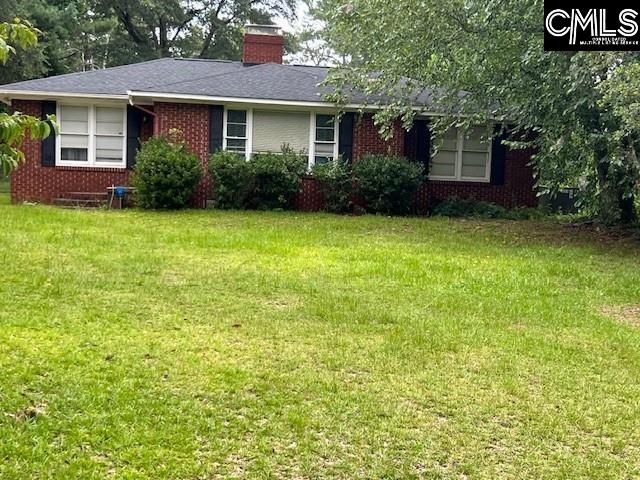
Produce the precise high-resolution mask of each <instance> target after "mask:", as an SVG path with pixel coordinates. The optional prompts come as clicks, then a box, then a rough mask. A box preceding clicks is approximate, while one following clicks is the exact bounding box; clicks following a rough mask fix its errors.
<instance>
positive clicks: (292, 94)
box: [0, 58, 328, 101]
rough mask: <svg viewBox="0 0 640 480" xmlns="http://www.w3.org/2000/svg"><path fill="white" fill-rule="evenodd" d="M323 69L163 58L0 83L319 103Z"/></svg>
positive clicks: (20, 87) (29, 88)
mask: <svg viewBox="0 0 640 480" xmlns="http://www.w3.org/2000/svg"><path fill="white" fill-rule="evenodd" d="M327 70H328V69H327V68H322V67H304V66H295V65H279V64H274V63H270V64H261V65H245V64H243V63H242V62H230V61H220V60H196V59H175V58H163V59H159V60H151V61H148V62H142V63H135V64H132V65H123V66H120V67H112V68H107V69H104V70H92V71H89V72H79V73H69V74H67V75H59V76H56V77H48V78H39V79H36V80H27V81H24V82H18V83H12V84H9V85H0V91H7V92H9V91H21V92H52V93H80V94H82V93H86V94H102V95H126V94H127V92H128V91H136V92H162V93H180V94H190V95H207V96H222V97H237V98H264V99H274V100H298V101H318V100H320V94H321V93H322V91H321V89H320V88H318V87H317V85H318V83H320V82H321V81H322V80H324V78H325V76H326V74H327Z"/></svg>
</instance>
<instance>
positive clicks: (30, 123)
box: [0, 19, 55, 175]
mask: <svg viewBox="0 0 640 480" xmlns="http://www.w3.org/2000/svg"><path fill="white" fill-rule="evenodd" d="M37 43H38V32H37V30H35V29H34V28H33V27H32V26H31V25H30V24H28V23H23V22H21V21H20V20H18V19H15V20H14V21H13V22H11V23H7V22H3V23H0V62H1V63H2V64H3V65H4V64H6V63H7V61H8V60H9V57H10V56H11V55H12V54H14V53H15V52H16V46H17V47H19V48H23V49H26V48H30V47H34V46H35V45H37ZM53 122H55V117H54V116H51V115H50V116H48V117H47V120H44V121H43V120H40V119H38V118H36V117H32V116H29V115H23V114H21V113H20V112H14V113H13V114H9V113H0V166H1V167H2V172H3V173H4V174H5V175H8V174H9V173H10V172H11V170H13V169H14V168H16V167H17V166H18V163H19V162H20V161H21V160H23V159H24V154H23V153H22V152H21V151H20V150H18V147H19V146H20V145H21V144H22V142H23V140H24V139H25V137H26V135H27V134H30V135H31V138H33V139H43V138H46V137H48V136H49V134H50V133H51V126H50V124H51V125H53Z"/></svg>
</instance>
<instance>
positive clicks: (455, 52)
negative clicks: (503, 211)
mask: <svg viewBox="0 0 640 480" xmlns="http://www.w3.org/2000/svg"><path fill="white" fill-rule="evenodd" d="M319 11H320V12H321V18H322V20H324V21H325V23H326V25H327V29H326V31H325V36H326V39H327V41H328V43H329V44H330V46H331V47H332V48H333V49H334V50H335V51H337V52H339V53H342V54H345V55H348V56H350V58H351V59H352V60H353V64H352V65H351V66H350V67H349V68H344V69H340V70H339V71H338V72H336V73H335V74H334V75H333V76H332V78H331V80H330V81H331V83H332V84H333V85H335V86H336V88H337V92H338V94H337V95H336V96H337V97H340V96H341V94H344V93H345V92H347V90H348V88H352V87H356V88H359V89H360V90H362V91H364V92H366V93H371V94H386V95H392V96H393V97H394V99H395V100H394V102H392V105H386V106H385V108H384V111H383V112H381V113H380V114H379V115H377V120H378V122H381V123H382V124H386V122H388V120H389V119H390V118H392V117H393V116H396V115H402V116H403V118H404V120H405V121H407V122H409V121H410V119H411V117H412V114H413V112H412V111H411V109H410V100H411V99H412V98H415V95H416V94H417V93H418V92H420V91H422V89H423V88H424V86H429V87H437V88H430V89H429V93H430V95H431V97H432V100H433V101H434V102H435V103H436V104H437V105H438V107H439V108H440V109H441V111H442V112H443V113H445V116H444V117H443V118H442V119H440V120H439V121H437V122H436V125H435V127H436V129H437V130H441V129H444V128H446V126H447V125H448V124H449V125H450V124H452V123H459V124H461V125H462V126H465V125H468V124H470V123H472V122H480V121H486V120H487V119H488V118H500V119H503V120H504V121H505V122H507V123H509V124H510V125H512V126H513V127H514V128H513V131H514V132H518V133H519V134H520V135H522V134H526V135H529V137H528V138H527V139H526V141H524V140H523V139H522V138H520V137H518V138H516V137H512V138H511V140H513V143H511V146H512V147H518V146H520V147H523V146H533V147H535V148H536V149H537V154H536V155H535V157H534V166H535V171H536V174H537V178H538V183H539V185H540V186H543V187H544V188H547V189H550V190H552V191H553V190H557V189H558V188H560V187H562V186H567V185H573V184H576V185H580V186H581V190H582V193H583V195H584V199H585V202H586V203H585V205H586V207H587V208H588V209H589V210H590V211H591V212H593V213H597V214H598V215H599V216H600V218H601V219H602V220H604V221H606V222H608V223H612V222H632V221H635V220H636V219H637V213H636V210H635V207H634V198H635V195H636V194H637V193H638V180H639V178H640V176H639V175H640V174H639V171H640V168H639V166H638V156H637V154H636V152H637V151H638V148H639V147H640V143H639V142H640V140H639V139H640V123H638V122H637V121H635V122H634V120H633V119H634V118H636V119H637V116H635V117H634V115H635V114H637V113H638V112H637V111H635V112H634V107H633V104H632V103H627V102H625V101H624V100H622V98H627V99H628V98H631V97H633V98H636V101H637V95H638V90H637V86H638V77H637V76H636V77H633V75H636V74H637V73H638V63H639V62H640V54H639V53H638V52H625V53H623V52H615V53H610V52H607V53H602V52H601V53H598V52H545V51H544V49H543V30H542V25H543V21H542V20H543V1H542V0H531V1H527V2H525V1H522V0H484V1H480V0H427V1H420V2H419V1H417V0H394V1H393V2H388V1H386V0H348V1H347V2H346V3H345V1H344V0H322V1H321V3H320V9H319ZM371 72H377V73H376V74H375V75H372V74H371ZM631 77H633V81H632V83H631V84H627V83H625V82H627V81H628V80H629V79H630V78H631ZM631 85H635V89H634V87H633V86H631ZM620 95H624V97H621V96H620ZM635 105H636V107H635V109H637V103H636V104H635ZM460 112H464V113H467V114H470V116H469V117H462V116H461V115H459V113H460ZM516 140H518V141H517V142H516Z"/></svg>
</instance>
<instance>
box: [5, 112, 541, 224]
mask: <svg viewBox="0 0 640 480" xmlns="http://www.w3.org/2000/svg"><path fill="white" fill-rule="evenodd" d="M14 108H15V109H16V110H20V111H22V112H24V113H27V114H31V115H35V116H40V114H41V104H40V102H34V101H15V102H14ZM154 110H155V113H156V119H155V122H154V123H155V125H154V129H155V132H156V133H159V134H169V133H170V131H171V130H172V129H177V130H179V131H181V132H182V133H181V135H182V137H183V139H184V140H185V141H186V144H187V146H188V148H189V149H190V150H191V151H192V152H194V153H196V154H197V155H198V157H199V159H200V161H201V163H202V165H203V168H204V171H205V172H206V175H205V178H204V179H203V181H202V182H201V183H200V185H199V186H198V190H197V193H196V195H195V196H194V198H193V201H192V205H193V206H194V207H204V206H205V205H206V200H207V199H208V198H209V197H210V196H211V190H212V185H211V180H210V178H209V175H208V158H209V108H208V106H207V105H197V104H180V103H156V104H155V106H154ZM393 129H394V135H393V137H392V138H391V139H390V140H388V141H387V140H384V139H382V138H381V137H380V135H379V134H378V128H377V127H376V126H375V125H374V123H373V119H372V117H371V115H364V116H363V117H361V118H360V119H359V121H357V122H356V123H355V124H354V135H353V141H354V143H353V157H354V159H355V161H357V159H358V158H360V157H362V155H365V154H367V153H379V154H390V155H404V153H405V152H404V143H405V142H404V136H405V132H404V130H403V129H402V126H401V124H400V122H399V121H398V122H396V124H394V127H393ZM150 134H151V125H150V124H148V125H144V126H143V131H142V135H141V136H142V138H148V137H149V135H150ZM22 148H23V150H24V152H25V157H26V162H25V164H23V165H21V166H20V167H19V168H18V169H17V170H16V171H15V172H14V173H13V174H12V181H11V197H12V200H13V201H14V202H20V201H25V200H27V201H38V202H46V203H50V202H52V201H53V200H55V199H56V198H60V197H64V196H65V195H66V194H68V193H71V192H104V191H106V188H107V187H108V186H111V185H127V184H128V182H129V175H130V171H129V170H123V169H113V168H82V167H43V166H41V163H40V159H41V144H40V142H39V141H33V140H30V139H27V140H25V142H24V145H23V147H22ZM530 158H531V152H530V151H524V150H516V151H508V152H507V157H506V171H505V184H504V185H491V184H486V183H468V182H445V181H429V182H427V183H426V184H425V185H424V186H423V187H422V188H421V189H420V191H419V192H418V194H417V195H416V198H415V205H416V211H417V212H418V213H424V212H426V211H427V210H428V209H429V208H430V207H431V206H433V204H434V203H435V202H437V201H439V200H443V199H446V198H451V197H458V198H472V199H475V200H483V201H488V202H494V203H498V204H501V205H504V206H506V207H509V208H511V207H515V206H535V205H537V198H536V196H535V192H534V191H533V187H534V179H533V172H532V169H531V167H529V166H528V165H527V164H528V162H529V161H530ZM322 204H323V198H322V192H320V191H319V189H318V186H317V184H316V182H315V180H313V179H312V178H305V179H304V180H303V184H302V191H301V193H300V194H299V195H298V196H297V198H296V200H295V202H294V206H295V208H297V209H299V210H306V211H315V210H320V209H321V208H322Z"/></svg>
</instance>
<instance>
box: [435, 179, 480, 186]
mask: <svg viewBox="0 0 640 480" xmlns="http://www.w3.org/2000/svg"><path fill="white" fill-rule="evenodd" d="M428 181H429V183H442V184H460V185H491V180H490V179H477V180H466V179H459V178H429V179H428Z"/></svg>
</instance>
